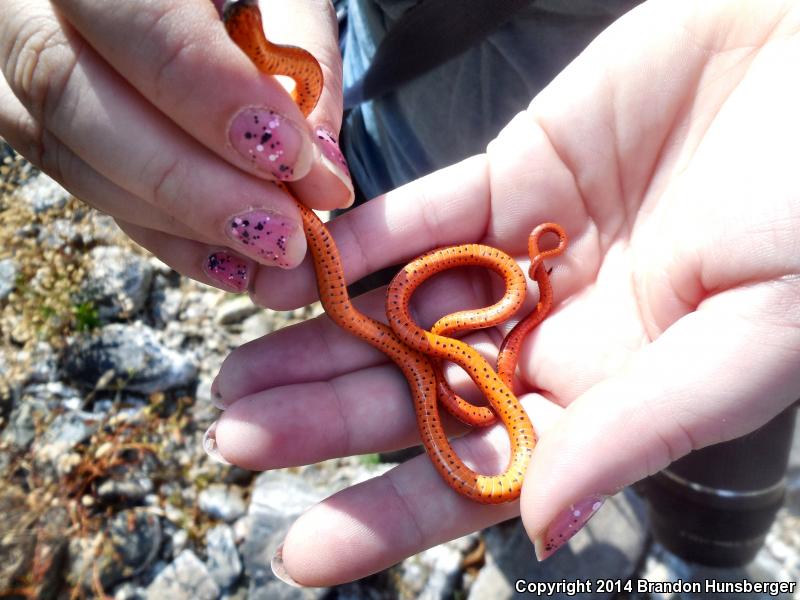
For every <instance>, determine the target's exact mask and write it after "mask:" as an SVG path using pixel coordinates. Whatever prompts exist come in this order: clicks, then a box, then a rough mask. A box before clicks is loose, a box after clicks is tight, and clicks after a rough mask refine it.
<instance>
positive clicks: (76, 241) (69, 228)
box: [37, 219, 84, 254]
mask: <svg viewBox="0 0 800 600" xmlns="http://www.w3.org/2000/svg"><path fill="white" fill-rule="evenodd" d="M82 231H83V230H82V228H81V227H80V225H78V224H77V223H75V222H73V221H71V220H69V219H55V220H54V221H53V222H52V223H50V224H49V225H48V226H47V227H43V228H41V229H40V230H39V232H38V236H37V238H38V239H37V242H38V243H39V246H40V247H42V248H49V249H52V250H61V251H63V252H65V253H66V254H72V253H73V252H74V251H75V249H74V248H75V246H81V245H83V243H84V239H83V234H82Z"/></svg>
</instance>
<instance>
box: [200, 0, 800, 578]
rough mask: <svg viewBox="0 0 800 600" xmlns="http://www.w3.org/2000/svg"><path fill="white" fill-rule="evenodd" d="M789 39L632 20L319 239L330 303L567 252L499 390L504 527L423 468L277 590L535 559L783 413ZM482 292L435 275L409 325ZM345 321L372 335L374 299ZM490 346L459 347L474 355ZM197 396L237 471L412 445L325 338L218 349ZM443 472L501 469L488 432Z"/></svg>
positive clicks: (798, 373)
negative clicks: (542, 312) (422, 273)
mask: <svg viewBox="0 0 800 600" xmlns="http://www.w3.org/2000/svg"><path fill="white" fill-rule="evenodd" d="M799 31H800V10H798V8H797V7H796V5H794V4H793V3H791V2H788V1H786V2H777V1H776V2H756V1H746V0H739V1H736V2H730V1H725V2H723V1H721V0H714V1H711V2H704V3H699V4H698V3H691V2H674V1H672V2H666V1H654V2H648V3H646V4H644V5H642V6H641V7H639V8H638V9H636V10H634V11H633V12H631V13H630V14H629V15H627V16H626V17H624V18H623V19H621V20H620V21H619V22H617V23H616V24H615V25H613V26H612V27H611V28H609V29H608V30H607V31H606V32H605V33H604V34H603V35H602V36H600V37H599V38H598V39H597V40H596V41H595V42H594V43H593V44H592V45H591V46H590V47H589V49H587V51H586V52H585V53H584V54H583V55H582V56H580V57H579V58H578V59H577V60H576V61H575V62H574V63H573V64H572V65H570V66H569V67H568V68H567V69H566V70H565V71H564V73H562V74H561V75H560V76H559V77H558V78H557V79H556V80H555V81H554V82H553V83H552V85H550V86H549V87H548V88H547V89H546V90H545V91H543V92H542V93H541V94H540V95H539V96H537V97H536V98H535V99H534V101H533V102H532V104H531V106H530V107H529V109H528V110H527V111H526V112H524V113H522V114H520V115H519V116H518V117H516V118H515V119H514V120H513V121H512V122H511V123H510V124H509V125H508V127H507V128H506V129H505V130H504V131H503V132H502V133H501V134H500V135H499V136H498V138H497V139H496V140H495V141H494V142H492V144H490V146H489V148H488V151H487V153H486V154H485V155H481V156H478V157H474V158H471V159H469V160H467V161H464V162H462V163H460V164H457V165H455V166H453V167H450V168H448V169H444V170H442V171H440V172H437V173H435V174H433V175H431V176H429V177H426V178H424V179H421V180H419V181H417V182H414V183H412V184H409V185H408V186H405V187H403V188H401V189H398V190H396V191H394V192H391V193H389V194H387V195H386V196H384V197H381V198H378V199H376V200H374V201H373V202H370V203H368V204H366V205H365V206H363V207H359V208H358V209H356V210H355V211H353V212H351V213H350V214H348V215H346V216H344V217H342V218H340V219H337V220H336V221H334V222H333V223H332V225H331V229H332V232H333V235H334V237H335V239H336V240H337V242H338V244H339V247H340V250H341V252H342V255H343V259H344V263H345V265H346V266H347V275H348V279H349V280H350V281H355V280H357V279H359V278H360V277H362V276H363V275H365V274H367V273H370V272H372V271H375V270H377V269H379V268H381V267H384V266H386V265H391V264H396V263H400V262H402V261H405V260H407V259H409V258H411V257H413V256H416V255H418V254H420V253H422V252H424V251H426V250H428V249H430V248H432V247H436V246H441V245H448V244H454V243H463V242H476V241H479V242H481V243H484V244H489V245H493V246H497V247H500V248H502V249H504V250H506V251H508V252H510V253H511V254H513V255H517V256H519V257H522V256H523V255H524V249H525V243H526V239H527V235H528V232H529V231H530V230H531V229H532V228H533V227H534V226H535V225H537V224H539V223H541V222H544V221H555V222H558V223H560V224H562V225H563V226H564V227H565V228H566V230H567V233H568V234H569V236H570V245H569V247H568V249H567V251H566V252H565V253H564V254H563V255H562V256H561V257H559V258H558V259H554V260H551V261H548V266H553V267H555V268H554V272H553V274H552V282H553V288H554V293H555V303H556V309H555V310H554V312H553V313H552V314H551V315H550V316H549V317H548V318H547V319H546V320H545V321H544V323H543V324H541V325H540V326H539V327H538V329H537V330H536V331H534V333H533V334H532V335H531V336H530V338H529V339H528V340H527V342H526V344H525V347H524V351H523V353H522V357H521V361H520V365H519V381H518V390H517V391H518V392H520V397H521V400H522V402H523V404H524V406H525V407H526V409H527V410H528V411H529V413H530V415H531V418H532V421H533V423H534V425H535V427H536V428H537V433H538V434H539V436H540V441H539V443H538V445H537V446H536V449H535V451H534V455H533V459H532V462H531V465H530V468H529V470H528V472H527V474H526V480H525V485H524V486H523V491H522V496H521V498H520V501H519V502H518V503H512V504H507V505H500V506H485V505H478V504H475V503H473V502H471V501H468V500H466V499H464V498H462V497H461V496H459V495H457V494H456V493H455V492H453V491H452V490H450V489H449V488H448V487H447V486H446V485H445V484H444V483H443V481H442V480H441V479H440V478H439V477H438V475H437V474H436V472H435V471H434V469H433V467H432V466H431V464H430V462H429V460H428V459H427V457H425V456H421V457H418V458H416V459H413V460H411V461H409V462H406V463H404V464H402V465H400V466H398V467H397V468H395V469H393V470H391V471H390V472H389V473H387V474H386V475H385V476H382V477H379V478H377V479H374V480H371V481H367V482H365V483H362V484H360V485H357V486H354V487H352V488H350V489H347V490H344V491H342V492H340V493H338V494H336V495H334V496H333V497H331V498H329V499H327V500H325V501H324V502H322V503H321V504H319V505H318V506H315V507H313V508H311V509H310V510H309V511H308V512H306V513H305V514H304V515H303V516H302V517H301V518H300V519H299V520H298V521H297V522H296V523H295V524H294V525H293V527H292V528H291V530H290V531H289V533H288V536H287V538H286V540H285V543H284V547H283V560H284V567H285V568H286V570H287V571H288V573H289V574H290V575H291V576H292V577H293V578H294V579H295V580H296V581H298V582H300V583H301V584H304V585H329V584H333V583H339V582H344V581H348V580H352V579H355V578H358V577H361V576H364V575H366V574H368V573H371V572H374V571H376V570H379V569H381V568H384V567H386V566H388V565H391V564H393V563H395V562H397V561H398V560H400V559H402V558H403V557H406V556H409V555H411V554H413V553H416V552H419V551H421V550H423V549H424V548H427V547H430V546H432V545H435V544H437V543H440V542H442V541H444V540H447V539H451V538H454V537H457V536H460V535H463V534H465V533H467V532H470V531H473V530H475V529H478V528H481V527H485V526H487V525H490V524H492V523H495V522H498V521H501V520H503V519H507V518H510V517H512V516H515V515H516V514H517V513H518V512H521V514H522V518H523V521H524V523H525V526H526V529H527V531H528V532H529V534H530V535H531V536H532V537H535V538H538V539H539V540H541V541H542V542H543V546H544V547H545V549H544V550H543V553H544V554H545V555H546V554H548V553H549V552H550V550H547V549H546V547H547V545H548V542H549V540H550V539H551V538H553V537H556V535H557V533H559V531H557V530H556V529H554V527H555V525H554V524H556V523H559V522H560V520H561V516H560V515H562V514H563V513H564V511H565V510H567V509H568V507H570V506H571V505H575V504H582V503H583V502H584V499H592V500H591V503H592V504H594V498H595V497H596V496H606V495H609V494H613V493H615V492H616V491H618V490H619V489H620V488H622V487H623V486H625V485H628V484H630V483H633V482H635V481H637V480H639V479H641V478H643V477H645V476H647V475H649V474H652V473H655V472H656V471H658V470H660V469H661V468H663V467H664V466H666V465H667V464H669V463H670V462H671V461H673V460H675V459H677V458H679V457H681V456H683V455H685V454H686V453H688V452H689V451H691V450H692V449H696V448H701V447H704V446H707V445H710V444H714V443H716V442H721V441H724V440H728V439H732V438H734V437H737V436H740V435H742V434H745V433H747V432H749V431H752V430H754V429H756V428H757V427H759V426H761V425H762V424H764V423H765V422H767V421H768V420H769V419H770V418H772V417H774V416H775V415H777V414H778V413H779V412H780V411H781V410H783V409H784V408H785V407H787V406H789V405H790V404H791V403H792V402H793V401H794V400H796V399H797V398H798V397H800V370H798V369H797V360H798V355H800V193H798V186H797V182H796V156H797V152H796V148H797V140H798V139H800V119H798V118H797V107H798V106H800V82H798V81H797V78H796V77H793V76H792V74H793V73H794V72H795V70H796V65H797V64H798V61H800V36H799V35H798V32H799ZM521 262H523V261H522V260H521ZM495 283H496V282H495V281H494V280H492V279H491V278H490V277H489V276H486V275H484V274H477V275H476V274H475V273H472V272H469V273H463V272H448V273H446V274H443V275H441V276H440V277H439V279H438V280H435V281H433V282H431V284H430V285H429V286H428V287H427V289H424V290H420V295H419V297H418V298H417V300H418V302H417V304H416V315H417V316H418V318H419V320H420V322H422V323H423V324H427V325H429V324H430V323H432V322H433V321H434V320H435V319H436V318H438V317H439V316H441V314H443V313H447V312H452V311H454V310H458V309H461V308H464V307H467V306H469V307H474V306H479V305H486V304H488V303H489V302H490V301H491V300H492V299H493V298H496V296H497V290H496V289H495V285H494V284H495ZM257 284H258V285H257V287H256V289H255V294H256V297H257V298H258V299H259V300H260V301H262V302H263V303H264V304H266V305H268V306H271V307H274V308H288V307H290V306H295V305H298V304H303V303H306V302H308V301H310V300H312V299H313V298H314V293H315V292H314V284H313V276H312V271H311V265H310V264H309V263H308V262H306V263H303V264H302V265H301V267H300V268H299V269H298V270H296V271H295V272H283V271H280V272H279V271H273V272H270V273H269V277H264V278H263V279H260V280H259V281H258V282H257ZM357 304H358V305H360V308H361V309H362V310H363V311H364V312H366V313H367V314H370V315H372V316H376V317H377V316H378V315H380V314H382V312H383V306H382V305H383V298H382V291H376V292H373V293H371V294H368V295H365V296H364V297H362V298H359V301H358V302H357ZM500 338H501V333H500V332H499V331H488V332H484V333H481V334H474V335H470V336H467V339H468V340H470V341H473V342H477V343H478V344H479V347H480V348H481V349H482V350H487V351H488V350H491V349H492V348H495V347H496V345H497V343H498V341H499V339H500ZM214 387H215V390H216V391H217V392H218V393H219V395H220V402H221V403H222V404H224V405H226V406H227V409H226V410H225V412H224V413H223V414H222V416H221V418H220V420H219V421H218V422H217V424H216V425H215V426H213V427H212V430H211V433H210V435H211V436H212V437H213V438H214V439H215V442H216V446H217V449H218V451H219V452H220V454H221V455H222V456H224V457H225V458H226V459H228V460H229V461H231V462H234V463H236V464H239V465H241V466H244V467H247V468H251V469H271V468H277V467H284V466H289V465H297V464H305V463H310V462H314V461H318V460H321V459H324V458H329V457H334V456H342V455H348V454H360V453H367V452H376V451H384V450H390V449H396V448H402V447H406V446H409V445H412V444H414V443H416V442H417V434H416V430H415V421H414V417H413V414H412V407H411V402H410V399H409V393H408V388H407V386H406V384H405V382H404V380H403V379H402V377H401V376H400V374H399V373H398V371H397V370H396V369H395V368H394V367H393V366H391V364H389V363H388V362H387V360H386V359H385V357H383V356H382V355H381V354H380V353H379V352H377V351H376V350H373V349H372V348H370V347H367V346H366V345H365V344H363V343H361V342H360V341H357V340H355V339H354V338H352V337H350V336H349V335H348V334H346V333H345V332H343V331H341V330H339V329H338V328H336V327H335V326H333V325H332V324H331V323H330V321H328V320H327V319H326V318H325V317H320V318H318V319H315V320H313V321H310V322H306V323H303V324H301V325H298V326H295V327H292V328H289V329H285V330H282V331H279V332H276V333H274V334H272V335H270V336H267V337H266V338H264V339H262V340H258V341H255V342H252V343H251V344H248V345H246V346H243V347H242V348H240V349H238V350H237V351H235V352H234V353H233V354H232V355H231V356H230V357H229V358H228V360H227V361H226V362H225V364H224V365H223V368H222V370H221V372H220V374H219V376H218V379H217V381H216V382H215V386H214ZM534 390H540V392H539V393H532V392H533V391H534ZM450 430H451V431H452V432H454V433H457V432H458V431H459V430H458V428H457V426H455V425H454V424H453V423H452V422H451V423H450ZM454 447H455V448H456V450H457V451H458V452H459V454H460V455H461V456H462V457H464V458H465V459H467V460H468V462H470V463H471V465H472V466H474V467H476V468H477V470H479V471H482V472H498V471H500V470H502V469H503V468H504V467H505V461H506V460H507V457H508V443H507V440H506V437H505V432H504V430H503V429H502V428H501V427H494V428H490V429H489V430H488V431H482V432H474V433H469V434H468V435H466V436H464V437H463V438H462V439H460V440H458V441H457V442H456V443H455V444H454ZM344 549H346V551H343V550H344Z"/></svg>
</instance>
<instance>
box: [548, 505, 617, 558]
mask: <svg viewBox="0 0 800 600" xmlns="http://www.w3.org/2000/svg"><path fill="white" fill-rule="evenodd" d="M604 501H605V497H604V496H598V495H593V496H589V497H588V498H584V499H583V500H581V501H580V502H576V503H575V504H573V505H571V506H570V507H569V508H567V509H566V510H564V511H562V512H560V513H559V514H558V515H557V516H556V518H555V519H553V521H552V522H551V523H550V526H549V527H548V528H547V530H546V531H545V532H544V535H542V536H541V537H539V538H536V542H535V548H536V558H538V559H539V560H544V559H546V558H547V557H549V556H551V555H552V554H553V553H554V552H555V551H556V550H558V549H559V548H561V547H562V546H563V545H564V544H566V543H567V542H568V541H569V540H570V538H572V536H574V535H575V534H576V533H578V532H579V531H580V530H581V528H583V526H584V525H586V523H587V521H588V520H589V519H591V518H592V516H593V515H594V514H595V513H596V512H597V511H598V510H600V507H601V506H603V502H604Z"/></svg>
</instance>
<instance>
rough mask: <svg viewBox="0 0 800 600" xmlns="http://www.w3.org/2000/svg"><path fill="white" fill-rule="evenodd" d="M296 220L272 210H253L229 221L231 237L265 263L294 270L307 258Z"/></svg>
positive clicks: (251, 254)
mask: <svg viewBox="0 0 800 600" xmlns="http://www.w3.org/2000/svg"><path fill="white" fill-rule="evenodd" d="M298 231H300V227H299V225H298V224H297V223H295V221H294V220H293V219H289V218H287V217H284V216H283V215H281V214H278V213H276V212H272V211H269V210H251V211H249V212H246V213H243V214H241V215H237V216H235V217H233V218H232V219H231V220H230V221H229V222H228V235H229V236H230V237H231V238H232V239H233V240H234V241H236V242H237V243H239V244H241V246H242V252H243V253H244V254H249V255H250V256H252V257H253V258H255V259H256V260H258V261H259V262H260V263H262V264H266V265H277V266H279V267H284V268H288V267H292V266H294V265H296V264H297V263H299V262H300V261H301V260H302V258H303V253H304V251H305V247H304V245H303V240H301V239H298V238H299V237H300V236H298V235H296V233H297V232H298Z"/></svg>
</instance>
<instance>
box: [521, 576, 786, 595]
mask: <svg viewBox="0 0 800 600" xmlns="http://www.w3.org/2000/svg"><path fill="white" fill-rule="evenodd" d="M797 586H798V584H797V582H794V581H748V580H747V579H743V580H741V581H718V580H716V579H705V580H703V581H683V580H682V579H678V580H677V581H648V580H647V579H627V580H624V581H623V580H622V579H594V580H592V579H576V580H573V581H568V580H566V579H562V580H561V581H526V580H525V579H517V581H516V582H515V584H514V589H516V591H517V592H519V593H525V592H527V593H529V594H536V595H537V596H554V595H556V594H559V595H562V596H575V595H577V594H589V593H593V592H594V593H598V594H604V593H610V592H638V593H640V594H680V593H683V594H692V593H694V594H698V593H705V594H721V593H726V594H767V595H769V596H773V597H775V596H778V595H780V594H793V593H794V592H795V590H796V589H797Z"/></svg>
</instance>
